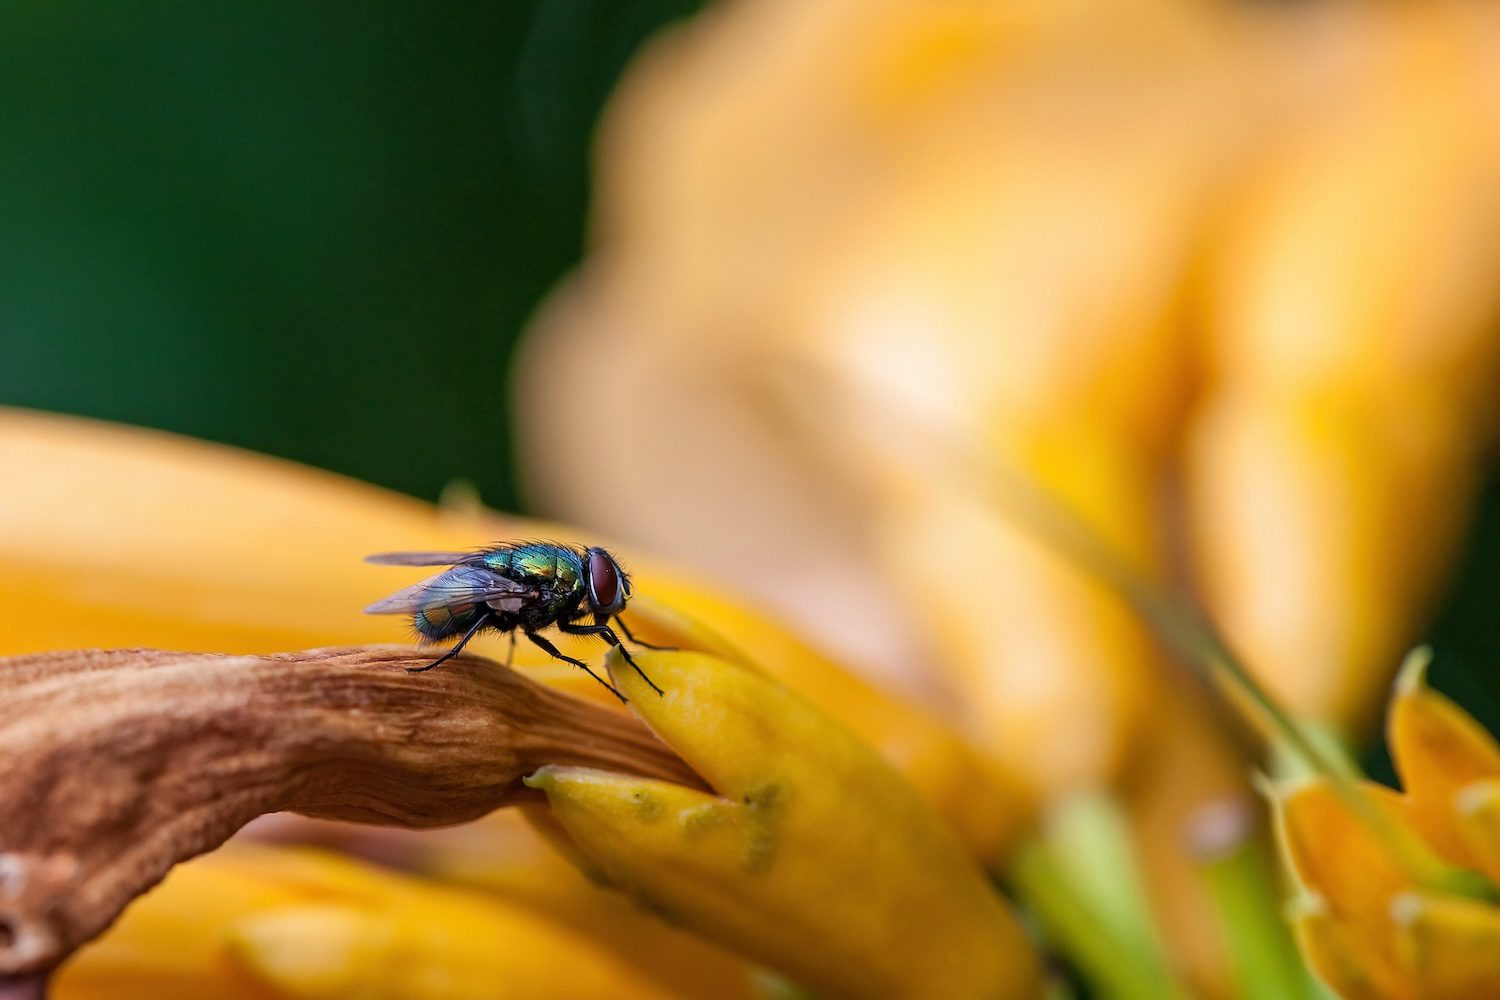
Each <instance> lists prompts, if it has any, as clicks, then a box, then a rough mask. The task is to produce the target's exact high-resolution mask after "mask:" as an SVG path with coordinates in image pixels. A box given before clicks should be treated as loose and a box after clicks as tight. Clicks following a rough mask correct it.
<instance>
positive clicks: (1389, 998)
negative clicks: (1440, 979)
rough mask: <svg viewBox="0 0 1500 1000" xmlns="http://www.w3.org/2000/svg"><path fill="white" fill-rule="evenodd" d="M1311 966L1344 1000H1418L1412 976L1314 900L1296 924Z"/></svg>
mask: <svg viewBox="0 0 1500 1000" xmlns="http://www.w3.org/2000/svg"><path fill="white" fill-rule="evenodd" d="M1292 927H1293V930H1294V931H1295V932H1296V935H1297V944H1298V946H1299V947H1300V948H1301V949H1302V955H1303V957H1304V958H1306V959H1307V964H1308V966H1309V967H1310V968H1311V969H1312V970H1313V972H1315V973H1316V974H1317V976H1318V978H1319V979H1321V980H1322V981H1323V982H1324V983H1325V984H1327V986H1328V987H1329V988H1330V989H1332V990H1333V991H1334V992H1335V993H1337V994H1338V995H1339V996H1340V997H1342V998H1344V1000H1415V998H1416V997H1417V996H1418V995H1419V994H1418V992H1417V990H1416V987H1415V984H1414V983H1412V981H1411V978H1410V976H1408V975H1406V974H1405V973H1404V972H1403V971H1402V970H1401V969H1400V968H1398V967H1397V966H1396V965H1394V964H1392V962H1391V961H1390V960H1389V959H1388V958H1386V957H1385V956H1384V955H1382V954H1381V953H1380V951H1379V950H1378V949H1377V948H1375V947H1374V946H1373V945H1372V944H1371V943H1370V942H1369V941H1368V940H1367V939H1366V938H1365V937H1363V936H1362V935H1361V934H1360V932H1359V931H1358V929H1356V928H1355V927H1353V926H1352V925H1350V924H1347V923H1345V922H1343V921H1341V920H1339V919H1337V918H1336V917H1334V916H1333V915H1332V914H1330V913H1329V912H1328V911H1327V910H1326V909H1324V908H1323V907H1322V906H1321V904H1320V902H1319V901H1317V900H1316V899H1314V900H1313V901H1312V902H1311V904H1310V905H1308V906H1306V907H1305V908H1304V911H1303V912H1302V913H1300V914H1298V915H1297V916H1295V917H1294V918H1293V920H1292Z"/></svg>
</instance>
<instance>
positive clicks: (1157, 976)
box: [1007, 840, 1182, 1000]
mask: <svg viewBox="0 0 1500 1000" xmlns="http://www.w3.org/2000/svg"><path fill="white" fill-rule="evenodd" d="M1077 861H1078V859H1077V858H1076V857H1071V856H1069V854H1068V853H1067V852H1065V851H1064V850H1062V849H1060V847H1059V846H1058V845H1055V844H1051V843H1047V842H1045V841H1043V840H1033V841H1030V842H1028V843H1027V844H1024V845H1022V847H1021V848H1020V849H1019V850H1018V851H1017V852H1016V854H1015V856H1014V858H1013V859H1012V862H1011V865H1010V867H1009V869H1008V871H1007V874H1008V877H1009V879H1010V881H1011V884H1012V885H1013V886H1014V888H1015V889H1016V892H1017V894H1018V895H1019V896H1020V897H1021V901H1022V902H1023V903H1024V904H1025V905H1026V907H1027V909H1028V910H1029V911H1030V912H1031V913H1033V914H1034V915H1035V916H1036V918H1037V920H1038V921H1039V922H1040V923H1041V925H1042V929H1043V931H1044V932H1045V934H1046V936H1047V937H1049V938H1051V939H1052V940H1053V941H1056V942H1057V943H1058V944H1059V945H1060V950H1061V951H1063V952H1064V953H1066V954H1067V955H1069V956H1070V957H1071V958H1072V959H1073V960H1074V961H1076V962H1077V963H1078V966H1079V968H1080V969H1081V970H1082V971H1083V972H1084V974H1085V976H1086V977H1087V979H1088V981H1089V982H1090V983H1091V984H1093V985H1095V986H1096V987H1098V988H1099V990H1100V992H1101V993H1103V994H1104V995H1105V996H1107V997H1110V998H1112V1000H1178V998H1180V997H1181V996H1182V993H1181V991H1180V990H1179V989H1178V987H1177V985H1176V983H1174V982H1173V980H1172V977H1171V974H1170V973H1169V972H1168V970H1167V966H1166V962H1165V961H1164V960H1163V959H1162V957H1161V954H1160V952H1159V950H1158V949H1156V948H1154V947H1150V946H1147V941H1148V940H1149V939H1148V938H1145V939H1143V937H1142V935H1141V934H1140V933H1139V928H1140V927H1142V926H1144V927H1149V926H1150V922H1149V917H1148V916H1146V915H1145V914H1144V913H1142V914H1140V915H1139V917H1138V920H1139V923H1137V925H1136V926H1135V927H1131V926H1129V923H1128V922H1126V923H1125V924H1124V925H1122V922H1121V921H1120V920H1119V919H1118V914H1116V913H1111V912H1110V911H1111V909H1112V908H1113V907H1112V906H1111V905H1110V904H1109V903H1101V900H1099V899H1098V898H1091V897H1093V896H1094V895H1095V894H1094V893H1092V892H1091V891H1090V889H1089V887H1088V886H1087V885H1085V884H1084V883H1083V882H1082V881H1081V880H1080V878H1079V875H1080V874H1081V873H1080V872H1079V871H1078V870H1077ZM1088 867H1090V868H1095V869H1097V866H1096V865H1090V866H1088ZM1094 874H1097V870H1096V871H1095V872H1094ZM1133 875H1134V873H1133V872H1132V871H1125V872H1120V873H1116V874H1115V875H1111V876H1110V877H1109V878H1108V879H1107V882H1106V885H1107V887H1109V888H1110V889H1111V890H1113V889H1114V888H1115V887H1118V886H1120V885H1122V884H1128V883H1130V882H1132V881H1133Z"/></svg>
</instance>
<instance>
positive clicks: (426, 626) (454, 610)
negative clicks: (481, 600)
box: [411, 604, 484, 642]
mask: <svg viewBox="0 0 1500 1000" xmlns="http://www.w3.org/2000/svg"><path fill="white" fill-rule="evenodd" d="M483 613H484V612H483V609H481V608H479V607H477V606H475V605H473V604H459V605H451V606H450V605H447V604H434V605H432V606H430V607H426V608H423V609H422V610H420V611H417V612H414V613H413V614H412V616H411V623H412V625H413V626H414V627H415V628H416V630H417V633H418V634H419V635H420V636H421V637H422V638H423V639H426V640H427V641H428V642H436V641H438V640H439V639H446V638H448V637H449V636H454V635H463V634H464V633H465V632H467V631H469V628H470V627H471V626H472V625H473V624H474V622H475V621H476V620H478V618H479V616H480V615H481V614H483Z"/></svg>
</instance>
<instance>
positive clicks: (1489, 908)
mask: <svg viewBox="0 0 1500 1000" xmlns="http://www.w3.org/2000/svg"><path fill="white" fill-rule="evenodd" d="M1424 669H1425V660H1423V659H1420V658H1414V659H1413V660H1412V662H1411V663H1410V664H1409V665H1408V667H1407V668H1406V669H1404V670H1403V672H1402V676H1401V678H1400V680H1399V681H1398V684H1397V690H1396V695H1395V698H1394V699H1393V701H1392V704H1391V710H1390V718H1389V734H1388V735H1389V741H1390V747H1391V753H1392V756H1393V758H1394V759H1395V762H1396V767H1397V770H1398V771H1399V772H1400V775H1401V779H1402V785H1403V787H1404V792H1399V793H1398V792H1395V791H1392V790H1390V789H1387V788H1382V787H1379V786H1374V785H1365V786H1364V787H1363V790H1364V794H1365V795H1367V796H1368V797H1369V801H1370V803H1371V805H1372V807H1373V808H1374V809H1376V810H1378V812H1379V813H1380V815H1382V816H1383V817H1384V818H1385V820H1386V822H1388V823H1389V824H1391V825H1392V828H1393V829H1394V831H1395V835H1397V836H1405V837H1410V836H1417V835H1420V836H1421V837H1422V838H1423V839H1424V840H1425V842H1426V843H1427V844H1428V845H1430V847H1431V848H1432V849H1434V850H1435V851H1437V852H1438V853H1439V854H1440V855H1441V856H1442V857H1443V858H1445V859H1446V860H1447V861H1449V862H1451V863H1452V864H1455V865H1458V866H1460V867H1464V868H1470V869H1473V870H1475V871H1478V872H1481V873H1483V874H1484V875H1486V876H1488V877H1489V879H1490V880H1491V882H1492V883H1493V880H1494V879H1496V877H1497V876H1500V865H1497V864H1496V862H1497V860H1500V824H1497V822H1496V819H1497V817H1500V745H1497V744H1496V742H1495V740H1494V739H1493V737H1491V736H1490V735H1489V734H1488V733H1486V732H1485V731H1484V730H1483V729H1482V728H1481V727H1480V726H1479V725H1478V724H1477V723H1476V722H1475V721H1474V720H1473V719H1472V718H1471V717H1470V716H1469V715H1468V714H1467V713H1465V712H1464V711H1463V710H1462V709H1460V708H1459V707H1458V706H1457V705H1455V704H1454V703H1453V702H1451V701H1450V700H1448V699H1447V698H1445V697H1443V696H1442V695H1440V694H1438V693H1437V692H1435V691H1433V690H1431V689H1430V688H1428V687H1427V685H1426V682H1425V679H1424V677H1423V671H1424ZM1278 799H1279V803H1278V805H1279V813H1280V828H1281V832H1282V839H1283V843H1284V845H1285V847H1286V851H1287V856H1288V858H1289V860H1290V862H1291V864H1292V867H1293V869H1294V871H1295V872H1296V874H1297V878H1298V880H1299V882H1300V883H1301V885H1302V886H1303V888H1304V890H1305V892H1306V894H1307V898H1306V900H1305V901H1304V903H1303V905H1302V906H1301V912H1300V913H1299V914H1298V916H1297V917H1296V925H1297V931H1298V938H1299V941H1300V943H1301V945H1302V949H1303V952H1304V954H1305V955H1306V957H1307V960H1308V962H1309V964H1310V965H1312V967H1313V968H1314V969H1315V970H1316V971H1317V972H1318V973H1319V975H1320V976H1321V977H1322V978H1323V979H1324V981H1325V982H1327V983H1328V985H1330V986H1331V987H1333V988H1334V989H1335V990H1336V991H1338V992H1339V994H1340V995H1341V996H1345V997H1370V998H1380V1000H1404V998H1418V997H1420V998H1423V1000H1446V998H1450V997H1451V998H1454V1000H1458V998H1465V997H1477V996H1482V995H1485V992H1484V991H1485V990H1486V989H1488V988H1489V987H1492V986H1493V984H1494V983H1496V982H1500V893H1494V894H1492V895H1490V896H1488V897H1486V898H1475V897H1471V896H1459V895H1452V894H1449V893H1447V892H1444V891H1442V890H1441V889H1437V888H1434V887H1431V886H1429V885H1424V884H1423V883H1422V882H1421V881H1420V880H1419V879H1418V878H1417V877H1416V876H1415V875H1414V874H1413V872H1412V871H1411V870H1410V868H1409V867H1407V866H1405V865H1403V864H1402V863H1401V862H1400V861H1399V860H1398V859H1397V858H1396V857H1395V856H1394V855H1393V853H1392V851H1391V846H1390V843H1389V841H1388V840H1387V839H1386V838H1383V837H1381V836H1379V835H1377V833H1376V832H1375V831H1374V830H1373V829H1372V828H1371V827H1370V826H1369V825H1368V823H1367V822H1366V820H1365V818H1364V817H1361V816H1359V815H1357V814H1356V813H1355V812H1354V811H1353V810H1352V809H1351V808H1350V806H1349V803H1348V802H1347V801H1345V800H1344V799H1343V798H1342V797H1341V796H1340V795H1339V794H1338V793H1337V792H1336V791H1335V790H1334V789H1333V787H1332V786H1330V785H1329V784H1328V783H1326V782H1324V781H1315V782H1312V783H1309V784H1306V785H1303V786H1301V787H1298V788H1295V789H1291V790H1287V791H1283V792H1280V793H1278ZM1491 891H1492V893H1493V892H1494V890H1493V886H1492V887H1491Z"/></svg>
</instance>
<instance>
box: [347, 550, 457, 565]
mask: <svg viewBox="0 0 1500 1000" xmlns="http://www.w3.org/2000/svg"><path fill="white" fill-rule="evenodd" d="M473 560H474V553H473V552H380V553H377V554H376V555H373V556H365V562H367V563H375V564H376V565H377V566H457V565H459V564H460V563H466V562H472V561H473Z"/></svg>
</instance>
